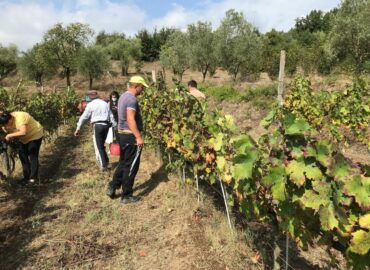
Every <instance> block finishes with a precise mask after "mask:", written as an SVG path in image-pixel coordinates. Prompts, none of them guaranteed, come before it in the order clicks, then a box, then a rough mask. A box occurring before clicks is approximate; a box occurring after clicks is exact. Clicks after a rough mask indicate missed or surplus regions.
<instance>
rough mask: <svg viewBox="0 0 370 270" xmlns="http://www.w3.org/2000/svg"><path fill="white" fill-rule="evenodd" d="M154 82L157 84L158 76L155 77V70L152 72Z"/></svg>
mask: <svg viewBox="0 0 370 270" xmlns="http://www.w3.org/2000/svg"><path fill="white" fill-rule="evenodd" d="M152 80H153V83H154V84H157V76H156V75H155V70H152Z"/></svg>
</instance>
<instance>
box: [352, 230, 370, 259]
mask: <svg viewBox="0 0 370 270" xmlns="http://www.w3.org/2000/svg"><path fill="white" fill-rule="evenodd" d="M352 236H353V238H352V240H351V245H350V247H349V250H350V251H352V252H354V253H357V254H361V255H365V254H366V253H367V252H368V251H369V249H370V232H367V231H364V230H358V231H356V232H354V233H352Z"/></svg>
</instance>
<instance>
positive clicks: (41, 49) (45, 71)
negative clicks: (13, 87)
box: [19, 43, 58, 86]
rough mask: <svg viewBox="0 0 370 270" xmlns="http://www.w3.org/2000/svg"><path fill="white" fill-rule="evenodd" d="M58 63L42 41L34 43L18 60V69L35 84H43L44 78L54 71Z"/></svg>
mask: <svg viewBox="0 0 370 270" xmlns="http://www.w3.org/2000/svg"><path fill="white" fill-rule="evenodd" d="M57 68H58V64H57V61H56V59H55V58H54V57H53V55H50V51H49V50H48V49H47V48H46V45H45V44H44V43H41V44H38V43H37V44H36V45H34V46H33V47H32V48H31V49H30V50H28V51H27V52H25V53H23V56H22V57H21V58H20V60H19V69H20V71H21V72H22V73H23V74H24V75H25V76H26V77H27V78H28V79H31V80H34V81H36V84H37V85H39V86H43V81H44V78H45V77H47V76H51V75H53V74H55V73H56V71H57Z"/></svg>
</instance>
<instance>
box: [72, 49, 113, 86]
mask: <svg viewBox="0 0 370 270" xmlns="http://www.w3.org/2000/svg"><path fill="white" fill-rule="evenodd" d="M109 68H110V59H109V56H108V54H107V53H106V52H105V51H104V50H103V49H102V48H101V47H99V46H90V47H87V48H86V49H83V50H82V51H81V53H80V55H79V59H78V70H79V72H81V73H82V74H83V75H85V76H87V77H88V78H89V80H90V84H89V87H90V88H89V89H92V83H93V79H99V78H100V77H101V76H102V75H103V74H104V72H105V71H107V70H108V69H109Z"/></svg>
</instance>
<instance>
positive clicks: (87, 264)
mask: <svg viewBox="0 0 370 270" xmlns="http://www.w3.org/2000/svg"><path fill="white" fill-rule="evenodd" d="M86 133H87V132H85V134H86ZM71 135H72V133H71V131H70V130H66V131H64V132H62V133H61V134H60V136H59V137H58V138H57V139H56V140H55V142H53V143H50V144H48V145H46V146H44V147H43V149H42V157H41V160H42V162H41V163H42V176H41V179H42V180H41V183H40V184H37V185H35V186H32V187H25V188H21V187H19V186H17V185H16V184H14V181H15V180H11V181H10V182H2V183H1V194H0V216H1V217H2V218H1V221H0V240H1V241H0V269H53V268H67V269H261V268H262V262H261V260H260V259H259V255H258V254H259V253H258V251H253V249H251V248H250V247H249V245H248V241H249V240H250V239H249V237H248V235H247V234H245V233H243V232H241V231H240V232H239V233H238V234H234V235H232V234H230V231H229V228H228V224H227V220H226V218H225V216H224V213H223V212H222V211H220V210H217V208H216V207H215V206H214V205H213V203H212V201H211V200H209V199H207V198H206V197H205V198H203V200H202V202H201V203H200V204H198V202H197V198H196V196H195V193H194V192H193V189H192V188H190V187H188V188H184V187H180V185H179V181H178V179H177V177H175V176H173V175H167V173H166V172H165V171H164V170H163V169H162V168H161V167H160V166H159V162H158V160H157V158H156V157H155V154H154V151H152V150H151V149H149V148H148V149H146V150H145V151H144V153H143V157H142V164H141V168H140V171H139V174H138V176H137V182H136V185H135V193H136V194H138V195H141V196H143V200H142V201H140V202H138V203H137V204H132V205H126V206H122V205H120V203H119V199H116V200H110V199H109V198H108V197H106V195H105V189H106V185H107V182H108V181H109V180H110V178H111V173H112V172H107V173H101V172H99V171H98V169H97V165H96V163H95V160H94V154H93V148H92V142H91V140H90V136H86V135H85V136H83V137H81V138H80V139H79V140H77V139H75V138H73V137H72V136H71Z"/></svg>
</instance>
